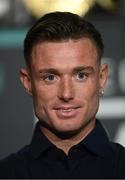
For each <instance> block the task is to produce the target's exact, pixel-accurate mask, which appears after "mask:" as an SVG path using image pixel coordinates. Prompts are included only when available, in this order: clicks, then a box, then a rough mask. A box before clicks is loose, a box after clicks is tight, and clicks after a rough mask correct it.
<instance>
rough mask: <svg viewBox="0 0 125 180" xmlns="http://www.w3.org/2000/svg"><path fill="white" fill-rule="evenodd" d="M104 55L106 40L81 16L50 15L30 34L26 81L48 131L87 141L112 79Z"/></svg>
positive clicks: (25, 49) (25, 44) (58, 13)
mask: <svg viewBox="0 0 125 180" xmlns="http://www.w3.org/2000/svg"><path fill="white" fill-rule="evenodd" d="M102 53H103V43H102V39H101V36H100V34H99V33H98V31H97V30H96V29H95V28H94V26H93V25H91V24H90V23H88V22H86V21H85V20H84V19H83V18H82V17H79V16H78V15H75V14H71V13H65V12H55V13H50V14H47V15H45V16H43V17H42V18H41V19H40V20H39V21H38V22H37V23H36V24H35V25H34V26H33V27H32V28H31V29H30V31H29V32H28V34H27V36H26V39H25V42H24V54H25V59H26V64H27V68H26V69H22V70H21V81H22V83H23V85H24V87H25V89H26V90H27V91H28V93H29V94H30V95H32V97H33V102H34V109H35V113H36V116H37V117H38V119H39V120H40V122H41V124H42V127H43V131H45V132H46V133H50V132H51V133H55V134H56V135H71V136H72V135H76V134H79V133H80V132H82V135H87V133H88V132H90V130H91V129H92V128H93V127H94V124H95V116H96V113H97V110H98V106H99V97H100V94H101V91H102V90H103V88H104V85H105V82H106V79H107V65H106V64H103V65H101V63H100V59H101V56H102Z"/></svg>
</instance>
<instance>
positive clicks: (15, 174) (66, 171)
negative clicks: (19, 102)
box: [0, 120, 125, 179]
mask: <svg viewBox="0 0 125 180" xmlns="http://www.w3.org/2000/svg"><path fill="white" fill-rule="evenodd" d="M0 178H6V179H7V178H8V179H24V178H25V179H36V178H39V179H57V178H58V179H90V178H91V179H97V178H99V179H110V178H113V179H115V178H118V179H122V178H123V179H125V148H123V147H122V146H121V145H119V144H116V143H112V142H110V141H109V139H108V137H107V134H106V132H105V130H104V128H103V127H102V125H101V123H100V122H99V121H98V120H97V122H96V126H95V128H94V129H93V130H92V131H91V132H90V134H89V135H88V136H87V137H86V138H85V139H83V140H82V141H81V142H80V143H79V144H78V145H75V146H73V147H72V148H71V149H70V151H69V153H68V155H66V154H65V153H64V152H63V151H62V150H61V149H58V148H57V147H56V146H55V145H53V144H52V143H51V142H50V141H49V140H48V139H47V138H46V137H45V136H44V135H43V134H42V133H41V130H40V124H39V123H38V124H37V125H36V128H35V132H34V135H33V138H32V141H31V144H30V145H28V146H26V147H24V148H23V149H21V150H20V151H19V152H17V153H15V154H12V155H10V156H9V157H7V158H5V159H3V160H1V161H0Z"/></svg>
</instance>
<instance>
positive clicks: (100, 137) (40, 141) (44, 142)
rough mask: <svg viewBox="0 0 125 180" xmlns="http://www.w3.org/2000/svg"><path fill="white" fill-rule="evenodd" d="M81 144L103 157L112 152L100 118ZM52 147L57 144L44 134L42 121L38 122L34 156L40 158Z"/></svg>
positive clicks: (33, 139)
mask: <svg viewBox="0 0 125 180" xmlns="http://www.w3.org/2000/svg"><path fill="white" fill-rule="evenodd" d="M80 144H81V145H83V146H84V147H86V148H87V149H88V151H90V152H91V153H94V154H96V155H98V156H101V157H107V155H108V154H110V153H111V152H112V148H111V145H110V141H109V139H108V136H107V134H106V132H105V130H104V128H103V126H102V125H101V123H100V122H99V121H98V120H96V126H95V128H94V129H93V130H92V131H91V132H90V133H89V134H88V135H87V137H86V138H85V139H83V140H82V141H81V143H80ZM52 147H55V145H53V144H52V143H51V142H50V141H49V140H48V139H47V138H46V137H45V136H44V135H43V133H42V131H41V129H40V123H39V122H38V123H37V124H36V127H35V131H34V135H33V138H32V141H31V156H32V158H38V157H39V156H40V155H41V154H42V153H43V152H45V151H46V150H48V149H50V148H52Z"/></svg>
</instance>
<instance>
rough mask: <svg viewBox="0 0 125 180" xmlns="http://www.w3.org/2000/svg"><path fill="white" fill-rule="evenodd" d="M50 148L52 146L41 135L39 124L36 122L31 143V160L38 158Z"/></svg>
mask: <svg viewBox="0 0 125 180" xmlns="http://www.w3.org/2000/svg"><path fill="white" fill-rule="evenodd" d="M51 147H54V145H53V144H52V143H51V142H50V141H49V140H48V139H47V138H46V137H45V136H44V135H43V133H42V131H41V129H40V123H39V122H38V123H37V124H36V127H35V131H34V134H33V138H32V141H31V156H32V158H33V159H34V158H35V159H36V158H38V157H39V156H40V155H41V154H42V153H43V152H45V151H46V150H48V149H49V148H51Z"/></svg>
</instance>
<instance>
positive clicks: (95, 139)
mask: <svg viewBox="0 0 125 180" xmlns="http://www.w3.org/2000/svg"><path fill="white" fill-rule="evenodd" d="M81 144H82V145H84V146H85V147H86V148H87V149H88V150H89V151H90V152H92V153H94V154H96V155H98V156H101V157H108V155H109V154H110V153H111V152H112V147H111V143H110V141H109V138H108V136H107V133H106V131H105V130H104V128H103V126H102V125H101V123H100V122H99V121H98V120H96V126H95V128H94V129H93V130H92V131H91V132H90V133H89V134H88V136H87V137H86V138H85V139H84V140H83V141H81Z"/></svg>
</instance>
